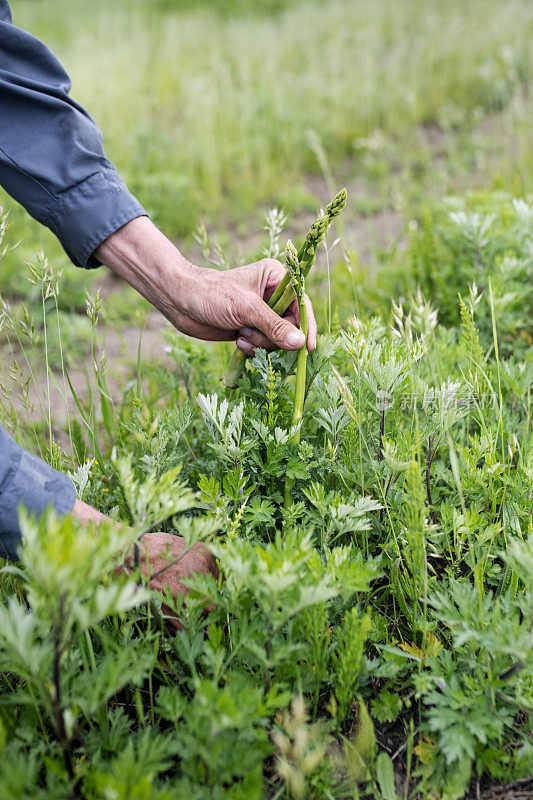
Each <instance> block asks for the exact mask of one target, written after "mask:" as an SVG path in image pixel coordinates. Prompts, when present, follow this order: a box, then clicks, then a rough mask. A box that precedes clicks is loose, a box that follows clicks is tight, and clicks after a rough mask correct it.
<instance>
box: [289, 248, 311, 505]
mask: <svg viewBox="0 0 533 800" xmlns="http://www.w3.org/2000/svg"><path fill="white" fill-rule="evenodd" d="M298 256H299V253H297V252H296V248H295V247H294V245H293V243H292V242H291V240H290V239H289V241H288V242H287V247H286V249H285V263H286V265H287V275H288V276H289V280H290V281H291V285H292V287H293V289H294V293H295V294H296V297H297V299H298V309H299V312H300V328H301V330H302V331H303V333H304V334H305V336H306V337H307V309H306V305H305V274H304V269H303V265H302V264H301V263H300V262H299V260H298ZM306 372H307V347H305V345H304V347H301V348H300V350H299V351H298V360H297V362H296V384H295V388H294V405H293V409H292V420H291V427H294V426H295V425H297V424H298V422H300V420H301V419H302V415H303V408H304V400H305V378H306ZM292 441H293V442H294V444H298V442H299V441H300V427H298V430H297V431H296V432H295V433H294V434H293V436H292ZM293 489H294V478H286V479H285V495H284V502H283V507H284V508H285V509H289V508H290V507H291V505H292V503H293V497H292V490H293Z"/></svg>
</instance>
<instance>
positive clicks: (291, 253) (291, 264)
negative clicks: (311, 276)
mask: <svg viewBox="0 0 533 800" xmlns="http://www.w3.org/2000/svg"><path fill="white" fill-rule="evenodd" d="M285 266H286V267H287V271H288V272H289V273H291V272H296V271H297V270H298V251H297V250H296V248H295V246H294V245H293V243H292V242H291V240H290V239H289V240H288V242H287V244H286V246H285Z"/></svg>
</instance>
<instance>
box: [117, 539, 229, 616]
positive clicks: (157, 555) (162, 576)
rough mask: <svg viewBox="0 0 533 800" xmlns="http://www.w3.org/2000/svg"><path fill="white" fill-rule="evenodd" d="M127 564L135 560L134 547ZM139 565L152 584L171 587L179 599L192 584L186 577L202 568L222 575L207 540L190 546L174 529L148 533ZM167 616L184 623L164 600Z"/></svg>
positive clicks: (175, 597) (158, 589) (206, 572)
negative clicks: (206, 545)
mask: <svg viewBox="0 0 533 800" xmlns="http://www.w3.org/2000/svg"><path fill="white" fill-rule="evenodd" d="M124 563H125V565H126V566H127V567H130V568H131V567H133V566H134V563H135V553H134V549H133V548H131V550H130V552H129V553H128V555H127V557H126V559H125V561H124ZM139 567H140V570H141V572H142V574H143V575H146V576H151V577H150V588H151V589H154V590H155V591H159V592H163V591H164V590H165V589H167V588H168V589H170V592H171V594H172V598H173V599H174V601H176V600H177V599H178V597H179V595H183V594H188V593H189V591H190V590H189V588H188V587H187V586H185V584H184V583H183V580H184V579H186V578H188V577H190V576H191V575H193V574H194V573H195V572H201V573H203V574H204V575H208V574H211V575H213V576H214V577H215V578H218V567H217V562H216V561H215V559H214V558H213V556H212V555H211V553H210V552H209V550H208V549H207V547H205V545H203V544H195V545H193V547H191V548H190V549H189V550H187V547H186V544H185V539H184V538H183V537H182V536H174V535H173V534H171V533H162V532H154V533H145V534H144V536H143V537H142V539H141V541H140V542H139ZM163 611H164V613H165V616H166V619H167V620H168V621H169V622H170V623H171V624H172V625H174V627H176V628H181V627H183V626H182V624H181V622H180V620H179V619H178V618H177V617H176V616H175V613H174V612H173V611H172V610H171V609H170V608H169V607H168V606H166V605H164V604H163Z"/></svg>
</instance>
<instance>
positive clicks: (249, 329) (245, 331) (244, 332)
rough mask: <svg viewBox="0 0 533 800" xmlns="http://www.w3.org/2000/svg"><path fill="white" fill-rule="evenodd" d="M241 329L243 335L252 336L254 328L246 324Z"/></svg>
mask: <svg viewBox="0 0 533 800" xmlns="http://www.w3.org/2000/svg"><path fill="white" fill-rule="evenodd" d="M239 330H240V332H241V333H242V335H243V336H251V333H252V329H251V328H248V327H247V326H246V325H245V326H244V328H239Z"/></svg>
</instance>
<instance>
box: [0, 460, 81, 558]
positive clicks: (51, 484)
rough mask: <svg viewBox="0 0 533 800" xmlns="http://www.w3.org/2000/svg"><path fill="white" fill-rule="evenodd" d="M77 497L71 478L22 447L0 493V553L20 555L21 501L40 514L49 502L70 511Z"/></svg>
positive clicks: (59, 508)
mask: <svg viewBox="0 0 533 800" xmlns="http://www.w3.org/2000/svg"><path fill="white" fill-rule="evenodd" d="M75 500H76V490H75V488H74V484H73V483H72V481H71V480H70V478H68V477H67V476H66V475H64V474H63V473H62V472H58V471H57V470H55V469H53V468H52V467H51V466H50V465H49V464H47V463H46V462H45V461H42V460H41V459H40V458H37V456H34V455H32V454H31V453H28V451H27V450H23V449H22V448H21V450H20V461H19V464H18V467H17V469H16V470H15V472H14V473H13V476H12V478H11V479H10V480H9V481H8V484H7V485H6V486H5V488H4V489H3V491H2V493H1V494H0V556H2V558H9V559H11V560H16V559H17V557H18V556H17V551H18V549H19V548H20V545H21V541H22V539H21V531H20V526H19V520H18V509H19V506H20V505H23V506H25V508H26V509H27V510H28V511H30V512H32V513H34V514H36V515H37V516H40V515H41V514H42V513H43V511H44V510H45V508H47V506H52V507H53V508H54V509H55V510H56V511H57V513H58V514H68V513H69V512H70V511H72V508H73V506H74V502H75Z"/></svg>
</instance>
